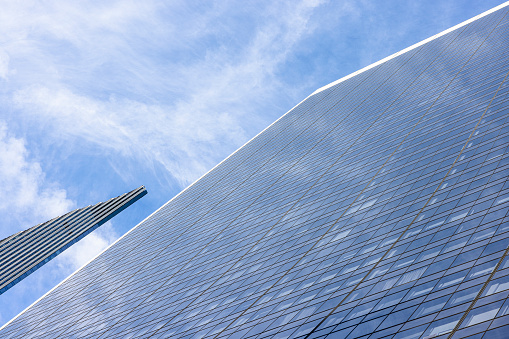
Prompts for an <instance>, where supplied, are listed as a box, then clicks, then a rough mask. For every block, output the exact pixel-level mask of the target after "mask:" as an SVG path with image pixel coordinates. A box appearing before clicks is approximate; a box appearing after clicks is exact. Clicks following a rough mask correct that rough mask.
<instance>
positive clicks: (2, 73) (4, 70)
mask: <svg viewBox="0 0 509 339" xmlns="http://www.w3.org/2000/svg"><path fill="white" fill-rule="evenodd" d="M8 73H9V54H7V53H6V52H5V51H4V50H3V49H1V48H0V78H2V79H4V80H7V74H8Z"/></svg>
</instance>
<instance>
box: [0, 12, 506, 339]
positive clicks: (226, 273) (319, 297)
mask: <svg viewBox="0 0 509 339" xmlns="http://www.w3.org/2000/svg"><path fill="white" fill-rule="evenodd" d="M508 37H509V14H508V7H506V5H503V6H500V7H499V8H497V9H496V10H492V11H490V12H487V13H484V14H483V15H481V16H479V17H477V18H475V19H474V20H469V21H468V22H466V23H464V24H461V25H458V26H457V27H454V28H453V29H451V30H448V31H446V32H444V33H442V34H439V35H438V36H435V37H433V38H431V39H428V40H427V41H425V42H423V43H420V44H417V45H415V46H412V47H411V48H408V49H406V50H404V51H402V52H401V53H397V54H396V55H394V56H392V57H389V58H387V59H385V60H382V62H379V63H376V64H374V65H372V66H370V67H367V68H365V69H363V70H361V71H359V72H356V73H355V74H353V75H352V76H349V77H346V78H343V79H341V80H339V81H337V82H335V83H333V84H331V85H329V86H326V87H324V88H322V89H319V90H317V91H316V92H315V93H313V94H312V95H310V96H309V97H308V98H306V99H305V100H304V101H302V102H301V103H300V104H299V105H297V106H296V107H295V108H293V109H292V110H291V111H289V112H288V113H286V114H285V115H283V116H282V117H281V118H280V119H279V120H277V121H276V122H275V123H274V124H272V125H271V126H269V127H268V128H267V129H265V130H264V131H263V132H262V133H260V134H259V135H258V136H256V137H255V138H254V139H253V140H251V141H250V142H248V143H247V144H246V145H244V146H243V147H241V148H240V149H239V150H237V151H236V152H235V153H234V154H232V155H231V156H230V157H228V158H227V159H225V160H224V161H223V162H221V163H220V164H219V165H218V166H216V167H215V168H214V169H213V170H211V171H210V172H209V173H207V174H206V175H205V176H203V177H202V178H201V179H199V180H198V181H197V182H195V183H194V184H192V185H191V186H189V187H188V188H187V189H185V190H184V191H183V192H181V193H180V194H179V195H178V196H176V197H175V198H173V199H172V200H170V201H169V202H168V203H167V204H165V205H164V206H163V207H162V208H161V209H159V210H158V211H156V212H155V213H154V214H153V215H151V216H150V217H149V218H147V219H146V220H145V221H143V222H142V223H141V224H140V225H138V226H137V227H135V228H134V229H133V230H132V231H131V232H129V233H128V234H127V235H126V236H124V237H122V238H121V239H120V240H119V241H118V242H116V243H115V244H114V245H112V246H111V247H110V248H109V249H108V250H106V251H105V252H104V253H102V254H101V255H100V256H98V257H97V258H96V259H95V260H94V261H92V262H91V263H90V264H88V265H87V266H85V267H84V268H83V269H81V270H80V271H78V272H77V273H75V274H73V275H72V276H71V277H69V278H68V279H67V280H66V281H64V282H63V283H62V284H60V285H59V286H57V287H56V288H55V289H54V290H52V291H51V292H50V293H48V294H47V295H46V296H45V297H44V298H42V299H41V300H40V301H39V302H37V303H36V304H34V305H33V306H31V307H30V308H28V309H27V310H26V311H25V312H23V313H22V314H20V315H19V316H18V317H16V318H15V319H14V320H12V321H11V322H10V323H9V324H7V325H6V326H4V328H3V329H2V330H1V331H0V336H2V337H6V338H25V337H37V338H46V337H47V338H57V337H79V338H85V337H87V338H88V337H90V338H115V337H119V338H126V337H135V338H145V337H150V338H169V337H172V338H201V337H204V338H323V337H327V338H462V337H467V336H471V335H474V337H473V338H481V337H483V335H484V337H483V338H489V339H491V338H506V337H507V334H508V333H509V300H507V296H508V295H509V257H508V256H507V252H508V245H509V224H508V211H509V182H508V173H509V150H508V146H509V120H508V119H509V79H507V75H508V72H509V48H508V47H509V39H508ZM225 95H227V93H225Z"/></svg>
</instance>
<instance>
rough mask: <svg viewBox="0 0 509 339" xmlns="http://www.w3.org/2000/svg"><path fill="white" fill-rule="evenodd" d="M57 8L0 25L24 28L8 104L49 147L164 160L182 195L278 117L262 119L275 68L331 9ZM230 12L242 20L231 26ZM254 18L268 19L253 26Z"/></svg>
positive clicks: (306, 5)
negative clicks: (320, 13)
mask: <svg viewBox="0 0 509 339" xmlns="http://www.w3.org/2000/svg"><path fill="white" fill-rule="evenodd" d="M56 3H57V2H51V1H50V2H49V3H48V4H49V5H48V4H46V5H45V6H41V5H39V4H38V3H35V2H33V3H30V2H29V3H27V4H23V5H20V7H21V9H20V8H17V9H16V11H21V12H24V13H25V15H26V16H27V17H32V18H33V20H28V21H27V20H24V21H19V20H16V19H15V18H12V17H9V15H8V14H6V12H3V13H4V14H3V18H1V17H0V22H3V23H0V29H2V30H6V31H10V32H14V33H12V34H11V35H10V39H9V38H4V39H5V40H6V43H5V44H4V49H5V50H6V55H7V57H10V59H11V60H15V62H10V63H9V70H7V71H4V72H3V73H2V74H6V75H9V74H10V76H9V81H10V82H11V83H10V86H9V93H10V98H11V101H10V103H9V104H11V105H12V103H14V106H13V107H15V109H16V114H20V115H22V116H24V117H25V119H26V120H25V121H28V123H29V124H30V123H33V124H34V125H35V127H36V128H39V129H44V130H45V131H46V132H47V135H48V136H49V139H47V140H46V141H45V143H46V144H47V145H52V144H55V143H59V142H60V143H61V142H73V141H75V142H85V143H89V144H95V145H97V146H98V147H100V148H102V149H103V150H109V153H108V154H109V156H111V155H112V154H114V155H115V156H120V157H124V158H126V157H127V158H129V157H133V158H135V159H136V161H140V160H142V161H144V162H145V163H146V164H147V165H149V166H150V165H151V164H152V163H153V162H157V163H159V164H162V165H163V166H164V168H166V169H167V170H168V171H169V173H170V174H171V176H172V177H173V178H174V179H176V180H177V182H178V183H179V184H180V186H181V187H182V186H185V185H186V184H188V183H190V182H191V181H193V180H194V179H196V178H197V177H198V176H199V175H201V174H202V173H204V172H205V171H206V170H207V169H209V168H210V167H212V166H213V165H214V164H215V163H217V162H218V161H219V160H220V159H221V158H222V157H224V156H225V155H227V154H228V153H230V152H231V151H233V150H234V149H235V148H236V147H238V146H239V145H241V144H242V143H243V142H244V141H245V140H246V139H247V138H248V137H249V136H251V135H254V134H255V132H256V131H257V130H258V129H259V128H261V127H262V126H263V125H265V124H266V123H267V122H268V121H270V120H268V121H264V120H262V119H260V118H259V117H257V116H255V115H254V114H253V112H254V111H255V110H256V109H257V108H259V106H260V105H262V104H260V98H264V100H267V99H268V101H269V102H270V100H272V99H274V97H275V96H276V95H277V90H278V89H279V88H281V86H282V84H281V83H280V82H279V80H278V79H277V77H276V76H275V72H277V69H278V67H280V66H281V65H282V64H284V63H285V61H286V59H287V58H288V54H290V53H291V50H292V48H294V47H295V45H296V44H297V43H298V42H299V41H300V40H301V39H302V38H303V37H305V36H308V35H309V34H310V33H311V32H312V31H313V29H314V24H311V23H310V17H311V15H312V14H313V10H314V9H315V8H316V7H317V6H319V5H320V4H321V3H322V2H321V1H303V2H299V3H295V2H287V3H285V2H282V3H277V4H272V3H265V4H263V5H262V6H260V7H258V8H257V10H261V11H260V12H258V13H256V14H253V13H251V12H249V9H248V8H246V9H240V10H239V9H237V8H236V7H237V6H230V5H232V4H229V5H228V4H220V3H215V4H212V5H209V6H206V8H204V11H203V14H201V15H197V16H196V17H193V18H194V19H193V22H183V21H182V19H179V18H178V15H179V14H181V13H182V12H186V11H189V10H194V9H193V8H189V7H188V6H181V5H176V6H173V5H171V4H170V5H169V6H168V7H164V8H162V7H161V5H160V4H159V3H156V2H147V3H145V4H143V5H139V4H138V3H135V2H127V3H126V4H124V2H122V3H120V2H113V3H109V4H101V5H98V4H97V3H94V2H92V3H88V5H83V6H82V7H81V8H79V7H78V8H77V7H76V6H74V5H73V6H71V5H64V6H56ZM158 11H160V12H161V13H159V12H158ZM7 12H8V11H7ZM228 12H229V13H228ZM282 12H284V13H286V15H284V16H281V13H282ZM193 13H194V12H193ZM231 14H237V15H239V17H240V19H239V20H238V21H235V22H230V23H228V24H229V25H228V26H221V18H224V17H225V16H228V15H231ZM0 16H2V15H0ZM253 16H257V17H258V20H259V22H258V23H257V24H256V25H252V26H249V25H247V26H248V27H244V26H243V19H242V17H245V19H247V18H249V20H247V22H252V19H253ZM2 19H5V20H4V21H3V20H2ZM172 19H175V22H176V23H172ZM2 26H3V27H2ZM232 29H233V31H232ZM235 29H238V30H239V31H238V32H235V31H234V30H235ZM232 39H233V40H235V39H237V40H239V41H237V42H233V43H231V40H232ZM211 41H213V42H212V43H211ZM214 41H215V42H214ZM163 42H164V43H165V44H167V46H162V45H161V44H162V43H163ZM154 51H157V52H158V53H160V55H159V56H157V55H156V56H154V55H153V54H152V53H153V52H154ZM189 54H195V55H194V56H195V58H189ZM179 55H182V57H179ZM34 56H36V58H34ZM34 59H37V61H35V62H34V61H33V60H34ZM4 68H5V67H4ZM28 72H30V73H31V76H30V75H28V74H27V73H28ZM34 74H35V75H36V76H34ZM37 74H39V75H40V76H37ZM71 78H72V80H73V81H72V82H71V81H69V79H71ZM93 81H95V83H92V82H93ZM150 91H152V92H150ZM148 95H150V97H148ZM263 105H266V104H263ZM275 113H277V114H280V113H281V112H275ZM272 118H275V116H274V117H270V119H272ZM47 147H50V146H47ZM183 164H185V166H183Z"/></svg>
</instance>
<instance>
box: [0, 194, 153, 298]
mask: <svg viewBox="0 0 509 339" xmlns="http://www.w3.org/2000/svg"><path fill="white" fill-rule="evenodd" d="M145 194H147V190H146V189H145V187H143V186H141V187H139V188H137V189H135V190H133V191H131V192H128V193H125V194H122V195H121V196H118V197H116V198H112V199H110V200H108V201H106V202H100V203H98V204H96V205H93V206H87V207H84V208H80V209H77V210H74V211H72V212H69V213H67V214H64V215H62V216H60V217H57V218H54V219H51V220H49V221H46V222H45V223H42V224H39V225H36V226H34V227H31V228H29V229H27V230H24V231H21V232H18V233H16V234H13V235H11V236H10V237H7V238H5V239H2V240H0V294H2V293H4V292H5V291H7V290H8V289H9V288H11V287H12V286H14V285H15V284H17V283H18V282H19V281H21V280H23V278H25V277H27V276H28V275H29V274H31V273H32V272H34V271H35V270H37V269H38V268H39V267H41V266H42V265H44V264H45V263H47V262H48V261H50V260H51V259H53V258H54V257H56V256H57V255H58V254H60V253H62V252H63V251H64V250H66V249H67V248H69V246H71V245H72V244H74V243H76V242H77V241H79V240H81V239H82V238H83V237H85V236H86V235H87V234H89V233H90V232H92V231H93V230H95V229H96V228H98V227H99V226H101V225H103V224H104V223H106V222H107V221H108V220H110V219H111V218H113V217H114V216H115V215H117V214H118V213H120V212H121V211H122V210H124V209H125V208H127V207H128V206H130V205H131V204H133V203H134V202H135V201H137V200H138V199H140V198H141V197H143V196H144V195H145Z"/></svg>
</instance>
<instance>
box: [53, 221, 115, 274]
mask: <svg viewBox="0 0 509 339" xmlns="http://www.w3.org/2000/svg"><path fill="white" fill-rule="evenodd" d="M116 239H118V234H117V233H116V232H115V230H114V228H113V226H112V224H111V222H107V223H106V224H104V225H102V226H100V227H99V228H98V229H96V230H95V231H93V232H92V233H90V234H89V235H87V236H86V237H85V238H83V239H81V240H80V241H79V242H77V243H76V244H74V245H73V246H71V247H70V248H68V249H67V250H65V251H64V252H63V253H62V254H60V255H59V256H58V257H57V259H56V260H57V261H58V267H59V268H60V269H61V270H63V271H65V272H67V274H70V273H72V272H74V271H75V270H77V269H78V268H80V267H81V266H83V265H85V264H86V263H87V262H89V261H90V260H92V259H93V258H94V257H95V256H97V255H98V254H99V253H101V252H102V251H103V250H104V249H105V248H106V247H108V246H109V245H110V244H112V243H113V242H114V241H115V240H116Z"/></svg>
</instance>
